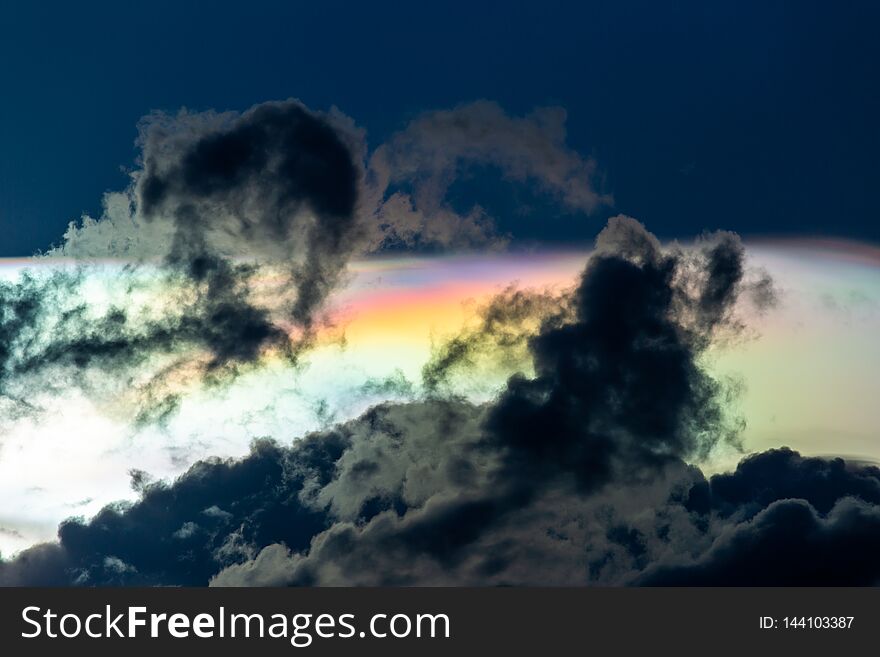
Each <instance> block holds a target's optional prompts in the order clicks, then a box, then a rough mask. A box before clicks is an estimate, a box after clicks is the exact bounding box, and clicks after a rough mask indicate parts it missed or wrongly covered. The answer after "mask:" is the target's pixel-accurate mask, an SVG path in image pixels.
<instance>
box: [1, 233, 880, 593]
mask: <svg viewBox="0 0 880 657" xmlns="http://www.w3.org/2000/svg"><path fill="white" fill-rule="evenodd" d="M750 286H751V283H750V282H749V280H748V277H747V272H746V268H745V267H744V254H743V250H742V246H741V244H740V243H739V241H738V240H737V239H736V237H735V236H733V235H731V234H728V233H723V234H719V235H716V236H714V237H707V238H705V239H704V240H703V241H702V242H701V243H700V244H699V245H698V247H697V249H696V251H695V252H694V251H691V250H684V249H681V248H678V247H671V248H662V247H661V246H660V245H659V243H658V242H657V241H656V239H655V238H654V237H653V236H652V235H650V234H649V233H648V232H647V231H646V230H645V229H644V228H643V227H642V226H641V225H640V224H639V223H638V222H636V221H634V220H632V219H630V218H627V217H617V218H615V219H613V220H611V221H610V223H609V225H608V227H607V228H606V229H605V230H604V231H603V232H602V234H601V235H600V236H599V238H598V240H597V248H596V251H595V253H594V254H593V255H592V256H591V257H590V259H589V260H588V262H587V265H586V267H585V269H584V272H583V275H582V277H581V279H580V281H579V283H578V285H577V287H576V288H575V289H574V290H572V291H571V292H570V293H569V294H568V297H567V299H566V301H565V304H562V307H565V308H568V310H567V311H566V312H564V313H562V314H561V315H559V316H555V315H553V314H552V313H550V315H549V316H550V317H551V318H552V319H550V320H548V321H540V322H539V323H538V328H537V329H529V330H528V331H526V332H527V333H528V337H527V338H526V344H527V345H528V352H529V354H531V357H532V359H533V364H532V369H533V371H532V374H531V375H530V376H525V375H523V374H518V375H514V376H512V377H511V378H510V380H509V381H508V383H507V385H506V386H505V388H504V389H503V390H502V391H501V393H500V394H499V395H498V397H497V398H495V399H493V400H492V401H490V402H488V403H485V404H472V403H468V402H466V401H463V400H460V399H457V398H456V397H455V396H454V395H443V394H441V393H442V391H439V392H437V391H435V394H434V395H433V396H431V397H428V398H425V399H417V400H413V401H410V402H406V403H385V404H380V405H378V406H375V407H373V408H372V409H370V410H369V411H367V412H366V413H365V414H364V415H362V416H361V417H359V418H357V419H355V420H352V421H349V422H346V423H344V424H339V425H336V426H333V427H330V428H328V429H326V430H324V431H321V432H316V433H313V434H310V435H307V436H305V437H303V438H302V439H300V440H298V441H296V442H294V443H293V444H292V445H290V446H281V445H278V444H276V443H274V442H272V441H268V440H260V441H257V442H255V443H254V446H253V449H252V453H251V454H250V455H249V456H247V457H245V458H243V459H239V460H216V459H215V460H208V461H203V462H199V463H197V464H196V465H194V466H193V467H192V468H191V469H190V470H189V471H188V472H187V473H186V474H184V475H183V476H182V477H180V478H179V479H178V480H177V481H176V482H174V483H172V484H165V483H161V482H154V483H149V482H145V483H143V485H142V486H141V490H142V496H141V499H140V500H139V501H137V502H134V503H131V504H127V505H111V506H109V507H107V508H105V509H104V510H102V511H101V512H100V513H99V514H98V515H97V516H95V517H94V518H93V519H92V520H90V521H87V522H86V521H83V520H76V519H73V520H70V521H67V522H65V523H64V524H62V526H61V527H60V528H59V540H58V543H57V544H52V545H42V546H37V547H35V548H32V549H31V550H27V551H25V552H23V553H22V554H21V555H19V556H18V557H17V558H16V559H14V560H12V561H8V562H3V563H0V582H4V583H27V582H40V583H55V584H87V585H101V584H146V585H157V584H191V585H203V584H206V583H208V582H211V583H213V584H215V585H248V584H250V585H285V584H293V585H316V584H317V585H339V584H355V585H389V584H399V585H416V584H440V585H451V584H480V585H523V584H528V585H541V584H544V585H546V584H559V585H569V584H611V585H620V584H641V585H650V584H673V585H674V584H691V583H692V584H713V583H719V584H727V583H752V584H776V583H797V584H826V583H838V584H871V583H876V581H877V578H878V572H877V571H878V569H877V567H876V560H875V559H873V558H872V557H871V556H870V555H873V554H874V553H875V552H876V547H878V545H877V542H878V533H877V529H876V528H877V526H878V525H877V518H878V510H877V509H878V504H880V470H878V469H877V468H876V467H873V466H867V465H864V464H848V463H846V462H844V461H843V460H841V459H832V460H828V459H819V458H805V457H802V456H800V455H798V454H797V453H795V452H793V451H791V450H773V451H770V452H765V453H761V454H754V455H751V456H748V457H746V458H745V459H744V460H743V461H742V462H741V463H740V465H739V467H738V468H737V469H736V470H735V471H734V472H732V473H726V474H721V475H715V476H712V477H709V478H707V477H706V476H705V475H704V474H703V473H702V472H701V471H700V469H699V467H697V465H695V463H699V461H700V459H701V458H702V457H703V456H704V455H705V454H706V453H707V452H708V451H709V450H711V449H712V448H713V446H714V445H716V444H718V442H719V441H728V442H733V443H735V442H736V440H737V432H738V430H739V429H740V428H741V423H740V422H739V420H738V418H737V417H736V416H735V415H734V414H732V412H731V409H730V408H728V392H729V391H727V390H726V389H725V386H724V384H723V382H721V381H718V380H716V379H714V378H713V377H712V376H711V375H710V374H709V373H707V372H706V371H705V370H704V369H703V368H702V367H701V357H702V355H703V354H704V352H705V350H706V349H708V348H709V346H710V345H711V344H712V342H713V341H714V340H715V339H716V338H717V337H720V336H723V335H724V334H725V333H726V332H729V331H737V330H739V324H738V321H737V319H736V313H735V309H736V306H737V304H738V298H739V297H740V296H741V295H748V293H749V290H750ZM505 294H506V295H508V296H509V295H510V292H509V291H508V292H507V293H505ZM504 298H508V297H505V296H502V299H504ZM527 299H528V298H527V297H522V298H521V299H520V300H521V301H523V303H524V304H525V305H524V306H523V307H524V308H527V309H531V310H536V315H537V316H538V317H547V316H548V315H547V314H546V313H545V312H544V310H545V309H544V307H543V305H542V303H543V301H540V302H539V303H538V305H537V306H532V305H530V304H531V300H527ZM566 304H567V305H566ZM489 307H490V308H491V305H490V306H489ZM531 310H529V312H531ZM529 312H524V313H522V314H521V316H520V318H521V317H525V316H528V315H529ZM492 316H493V315H492V313H491V312H487V313H486V314H485V315H484V321H483V322H482V323H481V324H480V325H479V326H478V328H477V329H476V330H475V331H470V332H465V333H464V334H463V336H462V338H461V340H462V343H463V344H464V343H467V340H468V339H473V340H474V342H475V344H483V343H485V341H486V340H490V342H491V343H492V344H501V343H503V342H504V340H505V339H506V338H505V336H509V335H513V338H514V343H515V344H517V345H518V344H520V335H521V333H522V332H521V331H520V330H519V327H520V326H521V323H520V322H519V319H517V318H518V313H517V309H516V308H514V309H513V312H512V313H511V316H512V317H513V319H514V321H513V322H512V323H510V322H508V321H507V319H508V317H507V315H502V316H501V320H499V321H497V322H496V321H494V320H489V319H488V318H490V317H492ZM502 320H503V321H502ZM493 326H494V327H496V329H497V332H498V333H499V337H498V339H494V338H493V339H490V338H489V337H487V336H488V335H489V334H490V333H491V332H492V328H491V327H493ZM511 327H513V328H511ZM511 331H512V333H511ZM493 340H494V341H493ZM463 350H464V353H466V354H467V353H469V348H468V347H466V346H465V347H463ZM456 358H457V357H454V358H452V359H451V361H449V362H458V361H457V360H456ZM465 360H466V359H465ZM440 371H441V372H443V371H445V370H443V368H442V367H441V368H440ZM841 554H846V555H847V557H848V558H847V563H846V564H843V565H842V564H840V559H839V555H841ZM850 556H851V557H852V558H849V557H850Z"/></svg>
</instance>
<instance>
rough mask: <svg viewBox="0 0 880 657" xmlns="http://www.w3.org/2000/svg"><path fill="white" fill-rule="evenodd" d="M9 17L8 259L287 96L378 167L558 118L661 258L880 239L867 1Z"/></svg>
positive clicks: (3, 180)
mask: <svg viewBox="0 0 880 657" xmlns="http://www.w3.org/2000/svg"><path fill="white" fill-rule="evenodd" d="M12 4H13V3H11V2H4V3H3V6H2V9H0V228H2V236H3V238H2V243H0V255H22V254H29V253H32V252H33V251H35V250H37V249H42V248H46V247H47V246H49V245H50V244H51V243H52V242H57V241H58V240H59V238H60V235H61V234H62V232H63V230H64V228H65V226H66V224H67V222H68V221H70V220H71V219H75V218H77V217H78V216H79V215H80V213H81V212H83V211H88V212H90V213H93V214H97V213H98V212H99V210H100V199H101V195H102V193H103V192H104V191H105V190H108V189H120V188H122V187H123V186H124V185H125V183H126V178H125V176H124V175H123V173H122V172H121V169H120V168H121V167H127V166H130V165H131V164H132V162H133V158H134V156H135V154H136V153H135V150H134V145H133V141H134V138H135V135H136V129H135V125H136V122H137V120H138V118H139V117H140V116H142V115H143V114H145V113H147V112H148V111H150V110H151V109H165V110H175V109H177V108H179V107H180V106H187V107H190V108H192V109H208V108H216V109H244V108H246V107H248V106H250V105H252V104H254V103H257V102H261V101H264V100H269V99H278V98H287V97H291V96H293V97H298V98H300V99H302V100H303V101H304V102H305V103H306V104H308V105H309V106H311V107H313V108H316V109H325V108H327V107H329V106H330V105H333V104H335V105H337V106H338V107H339V108H340V109H342V110H343V111H344V112H346V113H347V114H349V115H351V116H352V117H353V118H354V119H355V120H356V121H357V122H358V123H359V124H360V125H361V126H363V127H365V128H366V129H367V131H368V136H369V141H370V143H371V144H373V145H375V144H376V143H379V142H380V141H382V140H383V139H384V138H385V137H387V136H388V135H389V134H390V133H391V132H392V131H394V130H395V129H397V128H400V127H402V126H403V124H404V123H405V122H406V120H407V119H409V118H411V117H412V116H414V115H415V114H417V113H418V112H420V111H422V110H426V109H434V108H443V107H448V106H451V105H454V104H456V103H460V102H465V101H469V100H474V99H478V98H487V99H491V100H495V101H498V102H499V103H501V104H502V105H503V106H504V107H505V108H506V109H507V110H508V111H510V112H513V113H524V112H527V111H529V110H530V109H532V108H533V107H535V106H537V105H544V104H558V105H562V106H564V107H565V108H566V109H567V110H568V112H569V134H570V143H571V145H572V146H574V147H575V148H577V149H578V150H580V151H581V152H583V153H587V154H592V155H594V156H595V158H596V159H597V161H598V163H599V167H600V169H601V171H602V172H603V174H604V176H605V187H606V189H607V191H610V192H612V193H613V194H614V196H615V199H616V206H615V208H613V209H612V210H611V212H614V213H616V212H624V213H627V214H630V215H633V216H636V217H638V218H639V219H641V220H643V221H644V222H645V223H646V224H647V225H648V227H649V228H650V229H651V230H653V231H655V232H657V233H659V234H660V235H662V236H666V237H672V236H690V235H693V234H695V233H698V232H700V231H702V230H704V229H714V228H728V229H733V230H737V231H739V232H741V233H743V234H747V235H751V234H767V233H769V234H780V233H786V234H822V235H835V236H844V237H855V238H862V239H869V240H873V241H880V228H878V218H880V194H878V182H880V160H878V148H880V127H878V117H880V75H878V74H880V70H878V68H880V39H878V38H877V34H878V27H880V20H878V18H880V3H877V2H845V3H831V2H823V3H813V2H795V1H791V2H786V3H782V2H768V1H762V2H754V3H751V2H743V1H737V2H695V3H677V2H662V3H658V2H647V1H646V2H621V1H620V0H617V1H615V2H588V3H575V2H568V3H556V2H550V1H547V0H542V1H540V2H532V3H519V2H510V1H508V2H491V3H490V2H484V3H478V2H474V1H471V2H465V3H451V2H448V1H444V2H442V3H440V2H436V3H423V2H399V3H382V2H365V3H353V2H329V1H326V0H322V1H321V2H310V3H295V2H285V3H270V2H261V1H258V0H248V1H247V2H235V3H228V2H210V3H209V2H205V3H196V2H187V1H185V0H176V1H175V2H160V1H152V2H143V3H129V2H113V3H110V2H107V3H97V2H82V3H61V2H58V3H48V2H46V3H25V2H20V3H17V4H19V5H20V6H18V7H14V6H10V5H12ZM38 4H39V6H37V5H38ZM472 191H473V190H468V189H466V186H465V188H464V189H462V190H460V193H461V194H464V195H466V194H467V193H469V192H472ZM485 194H486V196H487V197H488V199H489V203H488V205H492V204H494V205H495V207H491V208H490V209H491V210H493V212H494V214H496V216H498V217H499V220H500V224H501V226H502V228H503V229H505V230H508V231H511V232H512V233H513V234H514V235H517V236H520V237H523V238H526V239H548V240H557V241H558V240H584V239H589V238H591V237H592V236H593V235H594V234H595V233H596V232H597V230H598V229H599V228H600V227H601V219H602V218H603V217H602V216H594V217H587V218H585V217H576V216H556V215H555V214H554V213H558V210H553V209H552V208H540V209H539V211H536V212H531V213H528V212H527V213H522V212H516V211H515V210H516V208H515V205H516V201H517V199H518V198H519V197H517V196H515V195H513V196H512V195H510V194H508V193H506V190H504V189H502V188H501V187H499V186H498V185H495V186H491V187H490V188H489V189H488V190H486V191H485ZM544 212H546V213H549V214H550V215H553V216H552V218H551V220H541V221H538V220H537V217H536V215H537V214H541V213H544ZM605 214H608V213H605Z"/></svg>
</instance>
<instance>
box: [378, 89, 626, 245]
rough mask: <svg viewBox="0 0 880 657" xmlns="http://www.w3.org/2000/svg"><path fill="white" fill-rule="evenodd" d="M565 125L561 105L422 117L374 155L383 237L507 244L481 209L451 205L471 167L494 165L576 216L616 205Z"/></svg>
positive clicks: (469, 107)
mask: <svg viewBox="0 0 880 657" xmlns="http://www.w3.org/2000/svg"><path fill="white" fill-rule="evenodd" d="M565 120H566V114H565V111H564V110H563V109H561V108H558V107H545V108H539V109H537V110H535V111H534V112H532V113H531V114H529V115H527V116H525V117H514V116H510V115H508V114H507V113H505V112H504V110H502V109H501V107H499V106H498V105H497V104H495V103H492V102H488V101H478V102H474V103H468V104H465V105H460V106H458V107H455V108H453V109H449V110H438V111H433V112H426V113H424V114H422V115H421V116H419V117H417V118H416V119H414V120H413V121H412V122H410V124H409V125H408V126H407V127H406V128H405V129H404V130H402V131H400V132H398V133H396V134H395V135H393V136H392V137H391V138H390V139H389V140H388V141H387V142H386V143H384V144H381V145H380V146H379V147H378V148H376V150H375V151H374V152H373V154H372V155H371V156H370V161H369V168H368V182H369V187H368V189H369V191H368V193H371V194H372V195H373V196H374V197H375V198H376V205H377V207H378V211H377V219H378V221H379V222H380V224H381V226H382V228H383V230H382V232H381V233H380V234H379V236H378V238H379V239H380V240H381V241H382V242H390V243H395V242H399V243H402V244H404V245H408V246H412V245H419V244H424V245H432V244H434V245H440V246H469V245H474V244H490V245H492V244H496V245H497V244H498V243H499V240H501V243H503V241H504V239H505V238H504V237H503V236H498V235H497V234H496V231H495V226H494V221H493V220H492V219H491V217H490V216H489V215H488V214H487V213H486V211H485V210H484V209H483V208H481V207H479V206H474V207H473V208H471V209H470V210H469V211H468V212H467V213H465V214H463V215H462V214H458V213H456V212H455V211H454V210H453V209H452V207H451V206H450V204H449V203H448V201H447V192H448V191H449V188H450V186H451V185H452V183H453V182H455V181H456V180H457V179H459V178H460V177H461V175H462V174H464V173H466V172H467V171H468V170H469V169H471V168H473V167H480V166H483V167H485V166H490V167H495V168H497V169H498V170H500V172H501V174H502V175H503V176H504V177H505V178H507V179H509V180H511V181H514V182H517V183H531V184H533V185H536V186H537V187H538V188H539V189H540V190H542V191H543V192H545V193H546V194H548V195H549V196H550V197H552V198H553V199H555V200H556V201H557V202H558V203H560V204H562V205H563V206H564V207H566V208H568V209H570V210H573V211H577V212H582V213H591V212H593V211H594V210H596V209H597V208H598V207H599V206H602V205H607V204H610V203H611V202H612V199H611V196H610V195H608V194H604V193H602V192H600V191H597V190H596V188H595V180H596V164H595V162H594V161H593V160H591V159H588V158H583V157H581V156H580V155H579V154H578V153H576V152H575V151H573V150H571V149H570V148H569V147H568V146H567V145H566V143H565V141H566V132H565Z"/></svg>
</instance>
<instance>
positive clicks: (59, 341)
mask: <svg viewBox="0 0 880 657" xmlns="http://www.w3.org/2000/svg"><path fill="white" fill-rule="evenodd" d="M345 130H346V128H345V127H343V126H341V125H337V124H334V123H333V122H332V121H331V119H330V118H328V117H324V116H320V115H318V114H316V113H314V112H311V111H310V110H308V109H307V108H305V107H304V106H303V105H302V104H300V103H298V102H295V101H287V102H280V103H266V104H263V105H258V106H256V107H254V108H252V109H251V110H248V111H247V112H245V113H243V114H240V115H237V114H222V115H217V114H214V113H203V114H187V113H182V114H180V115H179V116H176V117H169V116H165V115H154V116H152V117H150V118H149V119H148V120H146V121H145V122H144V123H143V125H142V129H141V138H140V145H141V148H142V162H143V168H142V169H141V170H139V171H137V172H136V173H135V174H134V177H135V181H136V185H135V194H134V199H133V200H134V204H133V206H134V208H135V212H136V216H137V217H138V218H139V220H140V221H141V222H146V223H147V224H164V225H167V226H170V229H169V230H166V231H165V232H162V231H160V232H159V235H162V236H164V237H165V241H164V242H163V243H162V244H159V245H156V246H157V249H158V251H157V252H159V253H163V254H164V256H163V259H162V262H161V263H160V264H159V265H158V274H157V275H156V277H157V278H158V284H159V285H160V286H161V287H162V294H163V302H164V308H163V310H162V311H161V312H158V313H157V312H153V313H146V312H145V311H144V309H143V308H138V307H137V306H135V305H132V304H131V303H130V302H129V300H128V298H130V297H131V296H132V294H131V293H132V292H136V291H138V289H136V288H139V291H141V292H143V288H144V283H143V281H140V280H139V279H138V272H139V271H140V270H139V269H138V268H136V267H131V268H129V269H128V270H126V271H123V272H122V274H121V277H122V278H123V280H128V281H129V285H130V286H131V289H130V290H128V291H127V292H126V294H125V297H127V298H124V299H120V301H119V304H118V305H116V306H114V307H111V308H109V309H106V310H96V309H95V307H94V305H90V304H89V303H88V302H87V301H86V300H87V299H88V292H87V291H86V284H87V282H88V281H87V278H88V274H89V270H88V267H87V265H82V266H79V267H76V268H73V269H70V268H68V269H63V270H59V271H56V272H54V273H53V274H51V275H50V276H43V277H39V278H37V277H30V276H27V275H26V276H24V278H22V280H21V281H19V282H17V283H9V284H3V286H2V287H0V309H2V315H0V338H2V344H3V346H2V347H0V370H2V379H0V386H2V391H3V393H4V396H5V399H6V400H7V401H8V402H10V405H12V406H16V407H17V409H18V411H19V412H26V408H25V407H26V405H27V401H26V400H28V399H29V398H30V397H32V396H33V394H32V391H33V389H34V388H35V387H37V388H39V385H40V384H41V383H43V382H45V381H46V380H52V379H54V378H57V377H58V371H59V370H62V371H63V370H67V371H68V372H76V371H82V370H85V369H87V368H89V367H96V368H99V369H100V370H101V371H102V372H104V373H105V374H110V375H112V376H113V377H116V378H117V379H120V380H121V381H122V383H123V384H127V383H128V380H130V379H132V378H133V377H134V376H135V370H136V369H137V368H140V367H142V366H144V365H145V364H149V366H150V367H152V377H151V379H150V381H149V382H148V383H147V384H145V385H144V386H143V389H142V397H143V399H142V403H143V406H144V408H142V409H141V410H140V411H139V413H138V419H139V420H140V421H153V420H155V419H157V418H160V417H162V416H164V415H167V414H168V413H170V412H171V411H173V410H174V408H175V407H176V404H177V401H178V398H177V395H176V393H174V392H173V391H170V390H169V389H168V386H167V385H166V380H167V378H168V377H169V375H173V374H175V373H178V372H180V371H182V370H186V371H188V372H190V375H192V372H193V370H195V371H196V372H197V374H198V376H199V377H201V378H202V379H203V380H204V381H205V382H207V383H209V384H210V383H214V382H217V381H223V380H225V379H228V378H229V377H230V376H234V375H236V374H237V373H238V372H239V371H240V370H241V369H242V368H246V367H249V366H251V365H253V364H257V363H258V362H259V360H260V359H261V357H262V356H263V355H264V354H265V353H267V352H269V351H271V352H273V353H276V354H280V355H282V356H286V357H287V358H288V359H290V360H291V361H294V360H295V359H296V357H297V355H298V354H299V353H300V352H301V351H302V350H303V349H304V348H307V347H308V346H309V345H310V343H311V338H312V324H313V322H314V320H315V314H316V312H318V311H319V310H320V308H321V306H322V305H323V303H324V301H325V300H326V298H327V296H328V294H329V293H330V292H331V291H332V290H333V289H334V288H335V287H336V286H337V285H338V284H339V283H340V282H341V278H342V274H343V271H344V269H345V266H346V264H347V262H348V260H349V259H350V258H351V256H352V254H353V253H354V251H355V248H356V245H357V244H358V243H359V240H361V233H362V227H361V226H360V225H359V224H358V222H357V214H356V209H357V204H358V200H359V189H360V184H361V177H362V169H363V164H362V163H361V162H359V160H358V157H359V156H358V155H357V153H356V145H355V138H354V137H351V136H350V135H348V134H347V133H346V132H345ZM160 241H161V240H160ZM228 247H234V248H228ZM242 256H248V257H249V259H248V260H247V261H244V262H243V261H241V260H240V258H241V257H242ZM236 257H237V258H239V259H235V258H236ZM267 262H271V263H274V269H273V270H272V271H271V272H269V273H268V274H267V271H266V270H265V269H261V267H264V266H265V265H266V263H267ZM261 277H262V279H266V278H267V277H271V278H273V280H274V281H275V282H274V283H273V287H272V289H271V290H270V292H269V293H268V294H267V293H266V291H265V290H263V289H262V288H265V287H266V283H265V282H262V283H261V282H260V278H261ZM261 294H262V298H261ZM267 296H268V297H269V298H270V299H269V302H267V301H266V299H265V297H267ZM156 357H159V361H158V362H157V363H148V361H150V360H151V359H155V358H156ZM66 380H67V381H68V382H70V383H72V384H74V385H83V384H85V383H86V379H85V378H84V377H82V376H78V375H77V374H70V375H69V376H67V377H66Z"/></svg>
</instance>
